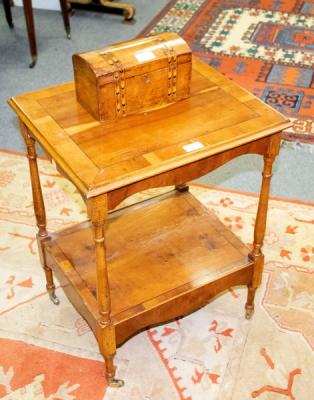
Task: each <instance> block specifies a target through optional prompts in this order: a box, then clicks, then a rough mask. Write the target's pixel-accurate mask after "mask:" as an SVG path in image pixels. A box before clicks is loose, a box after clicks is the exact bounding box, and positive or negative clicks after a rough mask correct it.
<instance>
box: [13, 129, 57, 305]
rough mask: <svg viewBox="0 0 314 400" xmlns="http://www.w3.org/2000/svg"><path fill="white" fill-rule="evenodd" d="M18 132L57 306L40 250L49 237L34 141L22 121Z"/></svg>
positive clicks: (38, 240)
mask: <svg viewBox="0 0 314 400" xmlns="http://www.w3.org/2000/svg"><path fill="white" fill-rule="evenodd" d="M20 130H21V134H22V136H23V138H24V141H25V144H26V148H27V158H28V163H29V170H30V176H31V182H32V194H33V202H34V212H35V217H36V223H37V227H38V233H37V242H38V250H39V255H40V260H41V264H42V266H43V269H44V271H45V275H46V288H47V291H48V293H49V297H50V299H51V301H52V302H53V303H54V304H56V305H58V304H59V303H60V302H59V299H58V298H57V296H56V294H55V285H54V282H53V275H52V270H51V268H49V267H48V265H47V263H46V260H45V255H44V252H43V249H42V242H43V241H44V240H47V239H49V237H48V232H47V229H46V212H45V205H44V200H43V195H42V191H41V185H40V178H39V172H38V165H37V154H36V148H35V139H33V138H32V137H31V136H30V134H29V132H28V129H27V127H26V126H25V125H24V124H23V122H22V121H20Z"/></svg>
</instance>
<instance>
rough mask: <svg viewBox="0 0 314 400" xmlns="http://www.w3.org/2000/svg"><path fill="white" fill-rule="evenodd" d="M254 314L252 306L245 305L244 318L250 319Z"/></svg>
mask: <svg viewBox="0 0 314 400" xmlns="http://www.w3.org/2000/svg"><path fill="white" fill-rule="evenodd" d="M253 314H254V306H248V305H246V306H245V318H246V319H251V318H252V316H253Z"/></svg>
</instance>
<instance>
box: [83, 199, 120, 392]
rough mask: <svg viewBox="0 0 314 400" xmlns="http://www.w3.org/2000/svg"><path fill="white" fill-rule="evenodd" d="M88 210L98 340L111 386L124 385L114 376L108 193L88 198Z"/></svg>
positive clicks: (114, 345) (114, 351) (114, 342)
mask: <svg viewBox="0 0 314 400" xmlns="http://www.w3.org/2000/svg"><path fill="white" fill-rule="evenodd" d="M87 213H88V216H89V218H90V219H91V222H92V226H93V232H94V241H95V251H96V276H97V285H96V290H97V302H98V311H99V314H100V319H99V320H98V330H97V340H98V343H99V348H100V351H101V353H102V355H103V356H104V358H105V362H106V378H107V382H108V385H109V386H111V387H121V386H123V384H124V382H123V381H122V380H120V379H116V378H115V372H116V368H115V366H114V363H113V359H114V356H115V353H116V338H115V328H114V326H113V325H112V323H111V319H110V312H111V301H110V290H109V281H108V271H107V264H106V245H105V221H106V217H107V195H106V194H105V195H101V196H97V197H93V198H91V199H89V200H88V201H87Z"/></svg>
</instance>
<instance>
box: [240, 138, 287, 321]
mask: <svg viewBox="0 0 314 400" xmlns="http://www.w3.org/2000/svg"><path fill="white" fill-rule="evenodd" d="M279 147H280V134H277V135H274V136H272V137H271V139H270V142H269V146H268V151H267V154H265V156H264V168H263V173H262V185H261V192H260V198H259V203H258V209H257V215H256V222H255V228H254V242H253V249H252V251H251V253H250V254H249V257H250V259H251V260H253V261H254V272H253V279H252V282H251V284H250V285H248V296H247V302H246V305H245V310H246V318H247V319H250V318H251V317H252V315H253V312H254V298H255V292H256V289H257V288H258V287H259V286H260V284H261V281H262V275H263V268H264V254H263V252H262V246H263V241H264V236H265V230H266V220H267V209H268V198H269V190H270V181H271V177H272V167H273V162H274V160H275V158H276V156H277V154H278V152H279Z"/></svg>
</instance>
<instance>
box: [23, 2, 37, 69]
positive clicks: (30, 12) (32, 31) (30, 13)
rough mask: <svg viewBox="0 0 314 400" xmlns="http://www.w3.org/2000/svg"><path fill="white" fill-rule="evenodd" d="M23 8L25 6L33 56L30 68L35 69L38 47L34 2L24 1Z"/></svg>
mask: <svg viewBox="0 0 314 400" xmlns="http://www.w3.org/2000/svg"><path fill="white" fill-rule="evenodd" d="M23 6H24V15H25V20H26V27H27V35H28V41H29V47H30V51H31V56H32V62H31V63H30V64H29V67H30V68H33V67H34V66H35V64H36V61H37V46H36V37H35V26H34V18H33V7H32V0H23Z"/></svg>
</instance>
